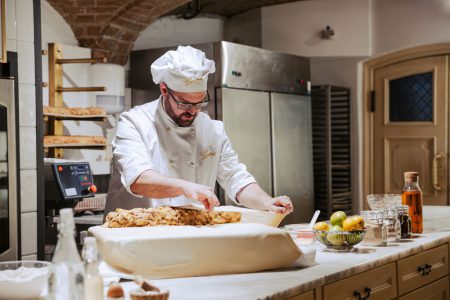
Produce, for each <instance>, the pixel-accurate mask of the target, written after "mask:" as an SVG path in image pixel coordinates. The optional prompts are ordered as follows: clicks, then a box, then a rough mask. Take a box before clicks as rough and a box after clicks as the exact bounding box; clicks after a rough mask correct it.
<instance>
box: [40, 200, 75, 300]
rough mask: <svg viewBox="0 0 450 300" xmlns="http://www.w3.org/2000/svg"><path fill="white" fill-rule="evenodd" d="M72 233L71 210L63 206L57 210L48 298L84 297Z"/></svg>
mask: <svg viewBox="0 0 450 300" xmlns="http://www.w3.org/2000/svg"><path fill="white" fill-rule="evenodd" d="M74 233H75V223H74V220H73V211H72V209H71V208H63V209H61V210H60V211H59V223H58V242H57V244H56V249H55V253H54V255H53V259H52V266H51V273H50V276H49V282H48V283H49V286H48V293H49V297H48V299H55V300H59V299H65V300H83V299H84V267H83V263H82V262H81V259H80V255H79V254H78V249H77V245H76V243H75V237H74Z"/></svg>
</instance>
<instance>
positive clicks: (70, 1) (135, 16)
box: [47, 0, 293, 65]
mask: <svg viewBox="0 0 450 300" xmlns="http://www.w3.org/2000/svg"><path fill="white" fill-rule="evenodd" d="M47 1H48V2H49V3H50V4H51V5H52V6H53V7H54V8H55V9H56V10H57V11H58V12H59V13H60V14H61V15H62V16H63V18H64V19H65V20H66V22H67V23H68V24H69V25H70V26H71V28H72V30H73V32H74V34H75V37H76V38H77V40H78V43H79V45H80V46H82V47H88V48H91V49H92V53H93V57H105V56H106V57H107V58H108V62H110V63H115V64H120V65H124V64H126V62H127V60H128V56H129V54H130V52H131V50H132V49H133V44H134V42H135V40H136V39H137V37H138V36H139V33H140V32H141V31H142V30H144V29H145V28H147V27H148V26H149V25H150V24H151V23H152V22H153V21H155V20H156V19H157V18H158V17H160V16H163V15H178V16H184V17H186V18H191V17H195V16H196V15H197V13H201V14H204V13H207V14H214V15H220V16H224V17H229V16H233V15H235V14H238V13H241V12H245V11H247V10H250V9H253V8H257V7H262V6H266V5H273V4H280V3H285V2H293V0H245V1H244V0H197V1H193V2H192V3H190V2H191V0H165V1H162V0H47Z"/></svg>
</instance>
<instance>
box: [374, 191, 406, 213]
mask: <svg viewBox="0 0 450 300" xmlns="http://www.w3.org/2000/svg"><path fill="white" fill-rule="evenodd" d="M367 203H368V204H369V207H370V209H371V210H384V209H386V208H389V207H395V206H398V205H401V204H402V195H400V194H370V195H367Z"/></svg>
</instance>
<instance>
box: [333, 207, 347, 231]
mask: <svg viewBox="0 0 450 300" xmlns="http://www.w3.org/2000/svg"><path fill="white" fill-rule="evenodd" d="M345 219H347V215H346V214H345V212H343V211H340V210H339V211H336V212H334V213H333V214H332V215H331V217H330V223H331V225H332V226H335V225H339V226H341V227H342V224H343V223H344V220H345Z"/></svg>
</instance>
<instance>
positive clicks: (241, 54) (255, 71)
mask: <svg viewBox="0 0 450 300" xmlns="http://www.w3.org/2000/svg"><path fill="white" fill-rule="evenodd" d="M214 47H215V53H216V55H217V54H219V55H218V56H216V57H215V62H216V69H217V70H216V75H215V84H216V86H224V87H230V88H241V89H251V90H260V91H274V92H284V93H293V94H307V93H308V91H307V87H308V82H309V81H310V71H309V65H310V63H309V59H308V58H305V57H300V56H295V55H289V54H283V53H277V52H273V51H269V50H265V49H260V48H256V47H250V46H244V45H239V44H234V43H229V42H219V43H215V44H214Z"/></svg>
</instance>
